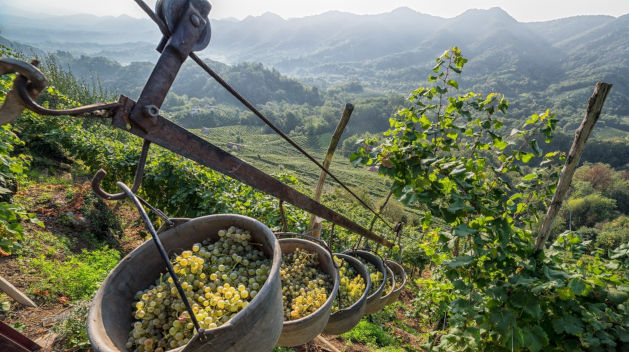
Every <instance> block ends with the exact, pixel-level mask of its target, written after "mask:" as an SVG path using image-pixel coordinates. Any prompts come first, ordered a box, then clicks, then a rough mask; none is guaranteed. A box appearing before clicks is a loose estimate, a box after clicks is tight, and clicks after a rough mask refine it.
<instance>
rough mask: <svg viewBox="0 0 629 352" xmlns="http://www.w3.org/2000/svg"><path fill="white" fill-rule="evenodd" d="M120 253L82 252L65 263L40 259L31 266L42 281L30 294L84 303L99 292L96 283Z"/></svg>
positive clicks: (116, 261)
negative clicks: (41, 293)
mask: <svg viewBox="0 0 629 352" xmlns="http://www.w3.org/2000/svg"><path fill="white" fill-rule="evenodd" d="M119 259H120V253H119V252H118V251H116V250H114V249H110V248H108V247H103V248H102V249H97V250H94V251H88V250H85V249H83V251H82V252H81V253H79V254H71V255H69V256H67V257H66V260H65V262H63V263H61V262H59V261H57V260H54V259H53V260H51V259H47V258H46V257H45V256H43V255H40V256H39V257H37V258H33V259H32V260H31V264H32V266H33V267H34V268H36V269H37V270H38V271H39V272H40V273H41V275H42V277H43V278H44V279H43V280H42V281H40V282H38V283H36V284H35V285H33V287H32V291H33V292H45V293H46V294H45V295H44V296H47V297H45V298H47V299H54V298H55V297H56V296H61V295H65V296H67V297H69V298H70V299H72V300H77V299H87V298H89V297H91V295H92V294H93V293H94V291H96V289H98V285H99V283H100V282H101V281H102V280H103V279H104V278H105V276H106V275H107V273H109V271H110V270H111V269H112V268H113V267H114V266H115V265H116V263H118V260H119Z"/></svg>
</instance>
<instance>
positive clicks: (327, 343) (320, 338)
mask: <svg viewBox="0 0 629 352" xmlns="http://www.w3.org/2000/svg"><path fill="white" fill-rule="evenodd" d="M315 341H317V342H319V343H321V344H323V345H325V347H326V348H328V349H329V350H330V351H332V352H341V351H340V350H339V349H338V348H336V347H334V345H333V344H331V343H330V341H328V340H326V339H325V338H324V337H323V336H321V335H319V336H317V337H315Z"/></svg>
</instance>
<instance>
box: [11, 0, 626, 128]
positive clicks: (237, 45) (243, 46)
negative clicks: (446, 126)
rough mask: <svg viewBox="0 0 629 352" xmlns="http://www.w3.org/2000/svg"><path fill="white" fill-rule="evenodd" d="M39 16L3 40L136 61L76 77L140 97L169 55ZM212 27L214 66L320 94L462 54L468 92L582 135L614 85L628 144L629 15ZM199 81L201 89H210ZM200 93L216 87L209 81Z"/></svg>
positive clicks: (422, 72) (402, 13)
mask: <svg viewBox="0 0 629 352" xmlns="http://www.w3.org/2000/svg"><path fill="white" fill-rule="evenodd" d="M1 1H3V0H0V2H1ZM4 1H5V2H6V0H4ZM29 16H30V17H31V18H25V17H18V16H16V15H15V14H9V13H7V12H5V13H0V30H1V31H2V35H3V36H5V37H6V38H9V39H10V40H11V41H16V42H21V43H25V44H28V45H32V46H34V47H37V48H39V49H42V50H46V51H56V50H59V49H61V50H65V51H68V52H70V53H72V54H73V55H75V56H77V57H80V54H87V55H90V56H103V57H106V58H108V59H113V60H116V61H119V62H123V63H125V64H129V63H131V65H130V66H126V68H124V69H122V68H120V69H119V70H117V72H124V73H117V74H115V75H107V74H106V72H105V71H107V67H109V65H110V64H109V63H106V64H104V65H105V68H104V69H101V68H98V67H97V66H95V64H93V63H92V64H88V62H89V61H90V60H88V59H87V58H85V59H84V58H81V59H80V60H75V61H76V62H75V64H73V70H74V71H75V72H76V73H80V74H81V75H82V74H84V73H85V74H87V72H88V71H90V70H91V71H96V72H97V73H99V76H100V78H101V80H104V81H108V80H114V81H116V82H118V83H117V84H118V87H119V88H121V89H122V90H123V91H129V92H135V91H134V90H133V89H136V90H137V89H138V87H135V88H133V87H132V86H133V85H136V84H137V85H139V86H141V84H142V83H141V82H143V79H145V76H146V75H147V74H148V72H149V71H147V70H150V65H149V64H140V63H137V62H139V61H152V60H154V59H155V58H156V57H157V53H156V52H155V50H154V47H155V45H156V44H157V42H158V40H159V37H160V35H159V31H158V30H157V28H156V26H155V25H154V24H153V23H151V22H150V21H149V20H148V19H134V18H130V17H127V16H120V17H96V16H61V17H51V16H43V15H42V17H41V18H37V20H33V19H32V17H33V16H35V15H32V14H30V15H29ZM211 23H212V41H211V43H210V46H209V47H208V48H207V49H206V50H204V51H203V52H201V53H200V55H201V56H202V57H208V58H211V59H213V60H215V61H220V62H224V63H227V64H230V65H234V64H237V63H241V62H260V63H262V64H264V65H265V66H267V67H271V68H274V69H276V70H278V71H279V72H281V74H282V75H287V76H290V77H295V78H297V79H299V80H300V81H301V82H304V83H306V84H308V85H310V86H316V87H318V88H319V89H328V88H331V87H335V86H336V87H338V86H340V85H343V84H347V83H348V82H359V83H360V85H361V86H362V87H364V88H365V91H366V92H371V93H372V94H407V93H408V92H409V91H410V90H411V89H413V88H416V87H417V86H419V85H420V84H423V83H425V82H424V79H425V77H426V75H427V72H428V70H429V69H430V68H431V64H432V62H433V61H432V60H433V59H434V58H435V57H436V56H438V55H439V54H441V53H442V52H443V50H445V49H446V48H448V47H450V46H452V45H458V46H459V47H461V49H462V50H463V54H464V55H465V56H466V57H467V58H468V59H469V64H468V67H466V70H465V71H466V72H465V75H464V76H463V78H462V80H461V84H462V89H473V90H476V91H481V92H485V93H487V92H489V91H500V92H503V93H505V94H506V95H507V97H508V98H509V99H510V100H511V101H512V102H513V104H512V106H511V109H510V111H511V116H513V117H516V118H517V117H522V116H523V115H524V114H530V113H532V112H538V111H539V110H541V109H545V108H546V107H550V108H551V109H553V110H555V111H557V112H559V113H560V115H561V116H560V118H561V119H562V124H564V125H574V126H575V127H576V124H577V123H578V121H579V119H580V117H581V114H582V108H583V106H584V104H585V101H586V99H587V98H588V97H589V95H590V94H591V92H592V87H593V86H594V83H595V82H596V81H598V80H605V81H607V82H610V83H613V84H614V88H613V89H612V93H611V95H610V97H609V98H608V103H607V104H606V108H605V112H606V113H607V114H608V115H611V119H612V120H613V121H612V120H610V121H611V122H610V126H611V125H614V126H616V127H613V128H611V129H610V130H609V131H610V133H609V134H608V135H607V136H608V137H613V136H621V137H622V136H625V135H626V132H627V131H629V117H628V116H629V72H628V71H629V62H627V61H628V60H629V56H628V55H627V51H629V36H628V35H627V33H629V15H626V16H621V17H618V18H615V17H611V16H577V17H571V18H565V19H559V20H554V21H545V22H533V23H522V22H518V21H516V20H515V19H514V18H512V17H511V16H510V15H509V14H508V13H506V12H505V11H504V10H502V9H500V8H492V9H488V10H468V11H466V12H464V13H462V14H460V15H458V16H456V17H453V18H441V17H436V16H430V15H426V14H422V13H419V12H417V11H414V10H411V9H409V8H399V9H396V10H394V11H391V12H388V13H384V14H377V15H355V14H349V13H343V12H338V11H331V12H326V13H323V14H320V15H316V16H309V17H303V18H294V19H283V18H281V17H279V16H277V15H275V14H272V13H266V14H263V15H261V16H249V17H247V18H245V19H243V20H240V21H238V20H233V19H229V20H212V21H211ZM132 62H134V63H132ZM81 63H82V64H81ZM82 65H85V67H90V69H89V70H87V71H86V70H83V66H82ZM90 65H91V66H90ZM219 66H220V65H219ZM241 68H242V66H241ZM249 68H251V67H249ZM91 71H90V72H91ZM101 71H102V74H101ZM194 72H198V71H194ZM190 74H191V76H189V77H188V80H191V82H192V81H194V82H197V81H198V82H205V81H203V79H201V81H199V79H200V78H196V77H194V76H192V75H193V72H192V71H191V73H190ZM194 74H196V73H194ZM137 77H142V78H137ZM235 77H236V75H234V76H232V77H231V78H232V79H238V78H235ZM180 81H181V82H184V80H183V79H181V80H180ZM241 84H242V87H243V89H249V90H248V91H249V92H250V93H251V94H252V95H256V96H257V97H258V99H257V100H258V101H268V99H271V100H273V99H275V98H273V97H270V98H268V99H267V98H263V96H264V95H265V94H267V95H270V96H273V95H274V94H276V92H277V94H279V95H282V94H284V96H285V95H286V94H285V91H284V92H281V91H279V92H278V91H276V90H273V91H267V93H261V92H260V90H259V89H256V87H255V86H252V84H251V82H246V81H242V80H241ZM112 85H114V83H113V81H112ZM184 85H185V84H183V83H182V84H181V85H180V86H178V87H179V88H177V86H176V87H175V88H174V89H175V91H177V90H178V89H181V88H182V87H183V86H184ZM195 87H197V88H198V89H201V88H203V89H205V88H206V87H205V85H204V84H201V83H198V84H197V83H195ZM208 87H210V86H208ZM200 92H201V91H200V90H196V93H197V94H200ZM218 92H219V91H215V90H212V89H210V90H207V91H206V92H205V93H204V94H208V95H209V94H220V93H218ZM277 94H276V95H275V97H276V98H277V97H279V95H277ZM282 99H283V98H282ZM296 101H299V99H297V100H296Z"/></svg>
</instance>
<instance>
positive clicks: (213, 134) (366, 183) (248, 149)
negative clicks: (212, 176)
mask: <svg viewBox="0 0 629 352" xmlns="http://www.w3.org/2000/svg"><path fill="white" fill-rule="evenodd" d="M193 131H194V132H195V133H197V134H198V135H200V136H202V137H203V138H205V139H207V140H208V141H210V142H212V143H213V144H215V145H217V146H219V147H221V148H223V149H224V150H227V151H229V152H230V153H232V154H234V155H236V156H238V157H239V158H241V159H243V160H245V161H247V162H248V163H250V164H252V165H254V166H255V167H257V168H259V169H261V170H263V171H265V172H267V173H270V174H278V173H282V172H289V173H291V174H294V175H295V176H296V177H297V178H298V179H299V181H300V183H303V185H304V186H306V187H307V188H309V189H311V190H314V186H315V185H316V183H317V180H318V178H319V174H320V169H318V168H317V166H316V165H314V164H313V163H312V162H310V161H309V160H308V159H306V158H305V157H304V156H303V155H301V154H299V152H298V151H296V150H295V149H293V147H291V146H290V145H289V144H288V143H287V142H286V141H284V140H283V139H282V138H281V137H280V136H278V135H277V134H275V133H268V132H264V131H262V129H261V128H260V127H255V126H226V127H216V128H208V129H204V130H203V131H201V130H193ZM291 138H293V139H294V140H295V141H296V142H297V143H298V144H299V145H300V146H302V147H303V148H304V149H305V150H306V151H308V153H311V154H312V155H313V156H315V157H316V158H318V159H319V160H321V161H323V158H324V156H325V152H326V150H327V145H328V141H329V138H330V137H329V134H326V135H322V136H317V137H307V136H303V135H302V136H293V137H291ZM330 169H331V171H332V173H333V174H334V175H336V176H337V177H339V178H340V179H341V180H344V182H346V183H347V184H348V185H349V186H350V187H352V188H353V189H360V190H364V191H366V192H367V193H368V194H369V196H371V197H372V198H373V199H380V198H384V197H386V195H387V193H388V187H387V182H388V181H387V180H386V179H385V178H383V177H381V176H379V175H378V173H377V172H371V171H368V170H367V169H366V168H363V167H359V168H356V167H354V166H353V165H352V164H351V163H350V162H349V159H348V158H347V157H346V156H344V155H341V153H339V152H337V153H336V154H335V156H334V159H333V161H332V166H331V168H330ZM333 185H334V181H333V180H331V179H330V178H328V179H326V187H327V188H326V190H330V188H331V187H332V186H333ZM324 191H325V190H324Z"/></svg>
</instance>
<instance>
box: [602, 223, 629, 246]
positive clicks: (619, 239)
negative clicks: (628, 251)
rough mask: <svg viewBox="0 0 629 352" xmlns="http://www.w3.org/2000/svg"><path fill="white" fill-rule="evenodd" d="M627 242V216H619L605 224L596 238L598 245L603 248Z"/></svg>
mask: <svg viewBox="0 0 629 352" xmlns="http://www.w3.org/2000/svg"><path fill="white" fill-rule="evenodd" d="M627 243H629V217H627V216H619V217H617V218H616V219H614V220H613V221H610V222H608V223H605V224H603V227H602V229H601V232H600V234H599V235H598V237H597V238H596V246H597V247H598V248H603V249H615V248H618V247H619V246H620V245H622V244H627Z"/></svg>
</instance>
